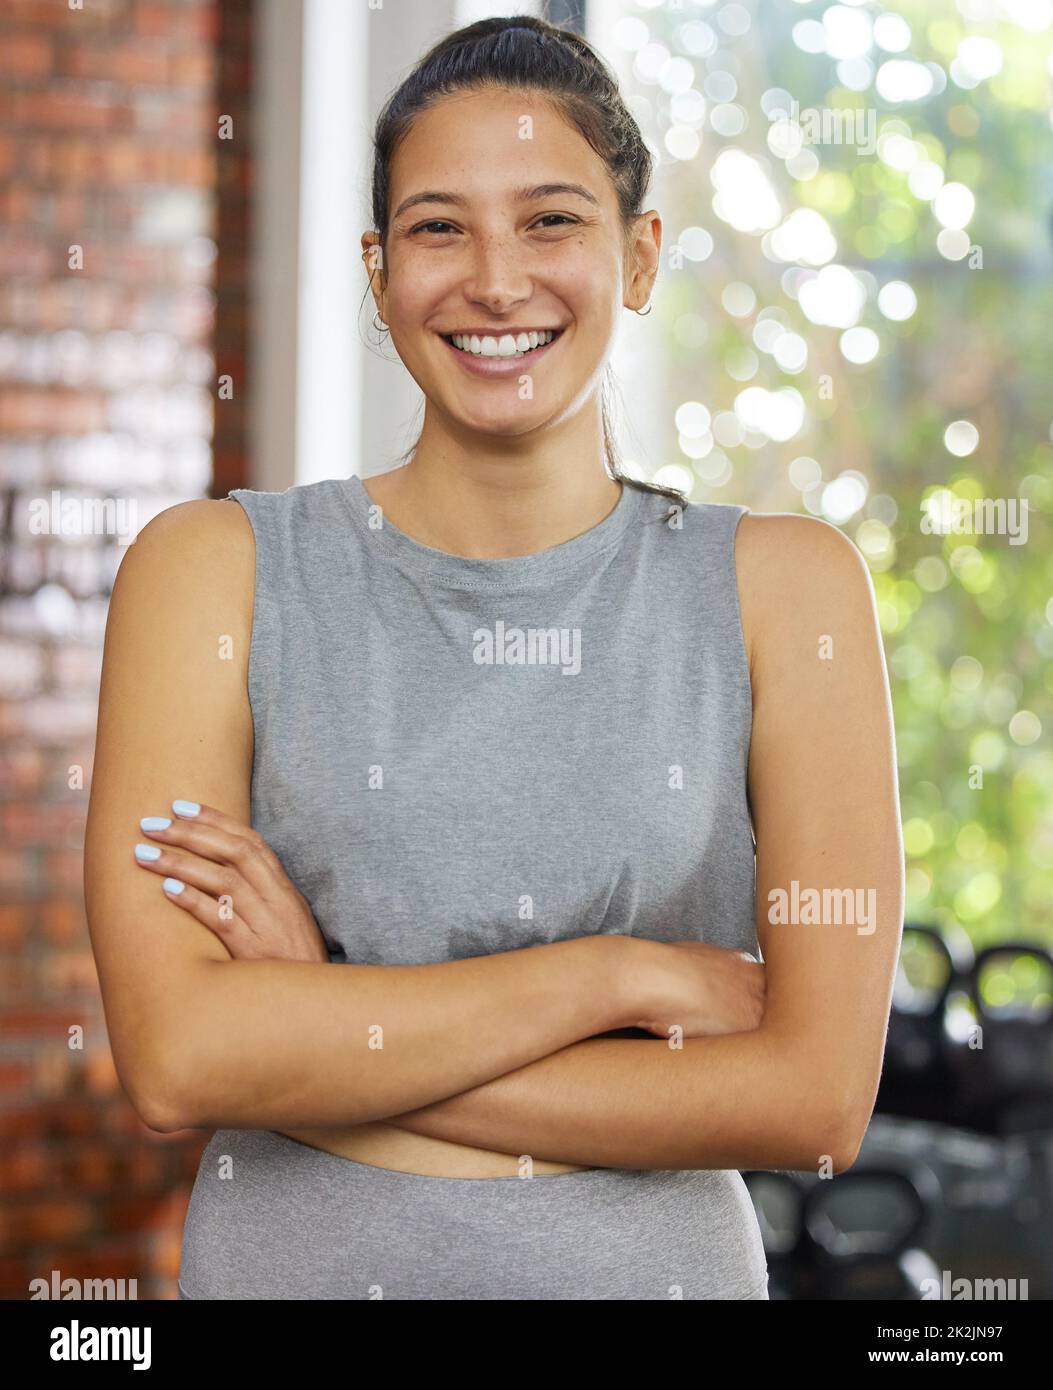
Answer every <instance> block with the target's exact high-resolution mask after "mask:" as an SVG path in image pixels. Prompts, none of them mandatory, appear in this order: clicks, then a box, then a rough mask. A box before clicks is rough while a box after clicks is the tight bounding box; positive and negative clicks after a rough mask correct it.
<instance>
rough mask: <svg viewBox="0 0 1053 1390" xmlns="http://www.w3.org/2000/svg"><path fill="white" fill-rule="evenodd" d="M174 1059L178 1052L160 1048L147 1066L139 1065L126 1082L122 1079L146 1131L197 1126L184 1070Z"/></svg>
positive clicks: (163, 1131) (167, 1131) (169, 1132)
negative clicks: (157, 1054) (156, 1055)
mask: <svg viewBox="0 0 1053 1390" xmlns="http://www.w3.org/2000/svg"><path fill="white" fill-rule="evenodd" d="M176 1056H178V1049H160V1052H159V1056H158V1057H156V1058H154V1059H153V1060H151V1062H150V1063H148V1064H144V1063H143V1062H140V1064H139V1065H138V1066H136V1067H135V1068H134V1069H133V1070H132V1073H131V1074H130V1075H129V1076H128V1077H127V1079H125V1078H123V1077H122V1082H123V1085H124V1090H125V1093H126V1094H127V1096H128V1099H129V1101H130V1102H131V1105H132V1109H133V1110H134V1111H135V1113H136V1114H137V1115H138V1116H139V1118H140V1120H142V1122H143V1124H144V1125H146V1127H147V1129H152V1130H154V1131H155V1132H156V1133H158V1134H176V1133H178V1131H179V1130H181V1129H194V1128H196V1127H197V1120H196V1118H195V1114H194V1107H193V1106H192V1105H191V1103H190V1101H191V1094H190V1091H189V1089H188V1087H187V1085H186V1083H185V1080H184V1074H183V1069H182V1068H181V1067H180V1066H178V1065H176V1064H175V1062H174V1061H173V1058H175V1057H176Z"/></svg>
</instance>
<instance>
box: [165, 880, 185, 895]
mask: <svg viewBox="0 0 1053 1390" xmlns="http://www.w3.org/2000/svg"><path fill="white" fill-rule="evenodd" d="M161 887H162V888H163V889H164V890H165V892H166V893H181V892H182V891H183V889H184V888H185V887H186V884H185V883H184V882H183V880H182V879H181V878H166V879H165V881H164V882H163V883H162V884H161Z"/></svg>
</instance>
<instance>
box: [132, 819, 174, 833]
mask: <svg viewBox="0 0 1053 1390" xmlns="http://www.w3.org/2000/svg"><path fill="white" fill-rule="evenodd" d="M171 824H172V822H171V821H170V820H169V819H168V817H167V816H143V818H142V820H141V821H140V822H139V829H140V830H167V829H168V827H169V826H170V825H171Z"/></svg>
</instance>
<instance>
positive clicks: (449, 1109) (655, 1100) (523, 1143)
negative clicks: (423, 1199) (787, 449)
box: [385, 514, 903, 1171]
mask: <svg viewBox="0 0 1053 1390" xmlns="http://www.w3.org/2000/svg"><path fill="white" fill-rule="evenodd" d="M735 555H736V565H737V569H738V584H739V594H740V600H741V608H742V617H743V629H744V632H745V633H746V645H747V651H748V655H749V664H750V677H751V683H752V686H753V733H752V739H751V744H750V757H749V795H750V806H751V811H752V816H753V824H754V833H755V835H756V839H757V881H756V903H757V935H758V940H759V942H760V945H761V949H762V951H763V955H764V961H765V966H766V971H767V1001H766V1008H765V1015H764V1020H763V1022H762V1024H761V1026H760V1028H759V1029H757V1030H756V1031H755V1032H751V1033H738V1034H731V1035H726V1036H720V1037H700V1038H687V1039H685V1040H684V1043H683V1048H682V1050H678V1049H675V1048H671V1047H669V1046H668V1045H667V1044H665V1043H663V1042H662V1041H661V1040H660V1039H653V1040H651V1039H639V1040H637V1039H632V1040H622V1039H609V1038H597V1039H589V1040H586V1041H583V1042H579V1043H576V1044H574V1045H573V1046H571V1047H567V1048H564V1049H562V1050H561V1051H559V1052H556V1053H553V1054H552V1055H551V1056H549V1057H546V1058H543V1059H541V1060H539V1061H536V1062H533V1063H531V1064H530V1065H529V1066H526V1067H522V1068H520V1069H519V1070H518V1071H515V1072H511V1073H509V1074H507V1075H505V1076H502V1077H498V1078H496V1079H494V1080H492V1081H490V1082H488V1083H487V1084H486V1085H484V1086H479V1087H476V1088H474V1089H473V1090H470V1091H465V1092H463V1093H462V1094H460V1095H457V1096H452V1097H450V1098H449V1099H447V1100H444V1101H442V1102H440V1103H438V1104H435V1105H430V1106H426V1107H424V1108H423V1109H420V1110H416V1111H412V1112H409V1113H408V1114H405V1115H400V1116H395V1117H389V1118H388V1119H387V1120H386V1121H385V1123H387V1124H394V1125H399V1126H401V1127H402V1128H404V1129H408V1130H412V1131H414V1132H416V1133H418V1134H427V1135H431V1136H433V1137H435V1138H439V1139H446V1140H450V1141H453V1142H456V1143H462V1144H473V1145H477V1146H480V1147H485V1148H491V1149H497V1150H500V1151H503V1152H507V1153H511V1154H532V1155H533V1156H534V1157H536V1158H541V1159H547V1160H550V1161H554V1162H564V1163H582V1164H599V1165H606V1166H616V1167H622V1166H624V1167H665V1166H668V1167H686V1166H699V1167H746V1166H757V1167H763V1166H765V1165H764V1163H763V1161H761V1162H757V1161H756V1160H757V1159H758V1158H761V1157H762V1155H763V1152H764V1149H765V1141H764V1139H763V1131H764V1129H765V1117H764V1116H763V1115H762V1114H760V1113H758V1114H757V1115H756V1117H755V1119H754V1122H753V1124H752V1125H751V1124H747V1126H746V1128H747V1130H754V1131H755V1132H756V1135H757V1142H756V1144H755V1145H754V1144H750V1145H745V1144H744V1142H743V1137H742V1129H741V1128H740V1126H739V1125H738V1124H736V1125H734V1126H731V1128H730V1130H728V1132H727V1142H723V1141H722V1131H724V1130H725V1129H726V1128H727V1116H726V1114H725V1113H724V1111H725V1106H726V1105H727V1103H728V1101H731V1100H733V1101H734V1103H735V1104H736V1105H737V1106H738V1107H739V1108H740V1119H741V1118H742V1112H745V1113H746V1114H748V1113H749V1112H750V1111H751V1109H752V1108H753V1107H754V1104H755V1103H756V1102H758V1101H759V1100H760V1099H761V1097H762V1095H763V1093H764V1091H765V1089H766V1088H765V1086H764V1085H763V1083H762V1084H760V1085H758V1082H759V1081H761V1078H762V1075H763V1072H764V1071H766V1070H767V1068H768V1064H769V1062H771V1063H772V1073H774V1072H775V1071H776V1070H777V1068H776V1066H775V1065H774V1063H775V1061H776V1059H781V1060H783V1061H784V1060H785V1056H786V1053H787V1052H789V1053H791V1054H795V1055H796V1056H797V1057H799V1058H800V1061H801V1067H800V1071H801V1075H802V1085H803V1084H804V1080H803V1078H804V1076H805V1075H809V1076H811V1077H813V1078H816V1079H818V1084H820V1085H825V1086H827V1087H828V1088H830V1089H831V1090H832V1092H833V1096H832V1100H833V1105H832V1113H833V1114H836V1115H840V1116H842V1117H843V1126H842V1131H841V1135H840V1137H839V1140H838V1142H839V1144H840V1146H841V1152H840V1156H839V1158H838V1160H837V1164H838V1165H839V1166H837V1165H835V1170H837V1171H840V1168H841V1167H847V1166H850V1165H851V1163H852V1162H854V1160H855V1157H856V1155H857V1154H858V1151H859V1146H860V1144H861V1143H862V1138H863V1135H864V1133H865V1131H866V1128H867V1125H868V1124H869V1121H870V1116H871V1114H872V1111H873V1106H874V1100H875V1097H876V1094H877V1087H878V1081H879V1078H880V1072H881V1061H882V1057H883V1054H884V1045H885V1036H886V1030H887V1025H888V1014H889V1008H890V1004H891V993H892V984H893V978H894V973H895V965H896V959H897V955H898V950H899V941H900V934H901V930H902V917H903V851H902V839H901V833H900V817H899V795H898V787H897V775H896V752H895V737H894V732H893V724H892V711H891V699H890V695H889V688H888V674H887V670H886V667H885V660H884V653H883V650H882V645H881V636H880V629H879V626H878V621H877V613H876V605H875V601H874V594H873V586H872V583H871V579H870V574H869V571H868V569H867V567H866V563H865V561H864V560H863V558H862V556H861V555H860V553H859V551H858V550H857V549H856V547H855V546H854V545H853V544H852V542H851V541H850V540H848V539H847V538H846V537H845V536H844V535H843V534H842V533H841V532H840V531H838V530H837V529H836V527H833V526H830V525H829V524H827V523H826V522H823V521H819V520H817V519H814V518H811V517H802V516H795V515H789V514H774V515H747V516H745V517H744V518H743V519H742V521H741V522H740V524H739V529H738V536H737V540H736V549H735ZM758 1069H760V1070H758ZM772 1073H769V1075H770V1074H772ZM703 1077H704V1078H705V1080H703ZM715 1081H719V1083H720V1084H719V1092H718V1094H719V1096H720V1100H721V1104H719V1105H715V1104H713V1101H712V1099H710V1100H709V1101H706V1096H707V1095H709V1096H711V1097H712V1091H711V1089H710V1088H711V1087H712V1085H713V1083H714V1082H715ZM700 1099H701V1101H702V1105H701V1107H700V1105H699V1100H700ZM769 1099H770V1098H769ZM798 1100H799V1101H800V1102H801V1103H805V1097H804V1096H803V1094H802V1095H801V1096H799V1097H798ZM707 1114H708V1115H711V1117H712V1125H711V1127H710V1128H709V1132H708V1133H706V1129H707ZM733 1133H734V1135H735V1137H734V1138H733V1137H732V1134H733ZM751 1151H752V1156H751ZM822 1157H823V1155H821V1154H820V1153H818V1152H817V1153H816V1155H815V1160H816V1162H817V1163H819V1162H821V1161H822ZM699 1159H701V1160H704V1161H701V1162H694V1161H692V1160H699ZM802 1166H803V1165H802ZM808 1166H811V1165H810V1164H809V1165H808Z"/></svg>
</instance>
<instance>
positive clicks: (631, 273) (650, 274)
mask: <svg viewBox="0 0 1053 1390" xmlns="http://www.w3.org/2000/svg"><path fill="white" fill-rule="evenodd" d="M661 260H662V219H661V217H659V215H658V213H657V212H655V211H654V210H653V209H652V210H651V211H649V212H642V213H640V215H639V216H638V217H635V218H634V219H633V224H632V231H631V233H630V239H629V246H628V251H627V265H626V276H625V307H626V308H627V309H642V308H643V306H644V305H645V304H646V303H647V301H648V300H649V299H650V298H651V292H652V291H653V289H654V284H655V280H657V278H658V267H659V265H660V264H661Z"/></svg>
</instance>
